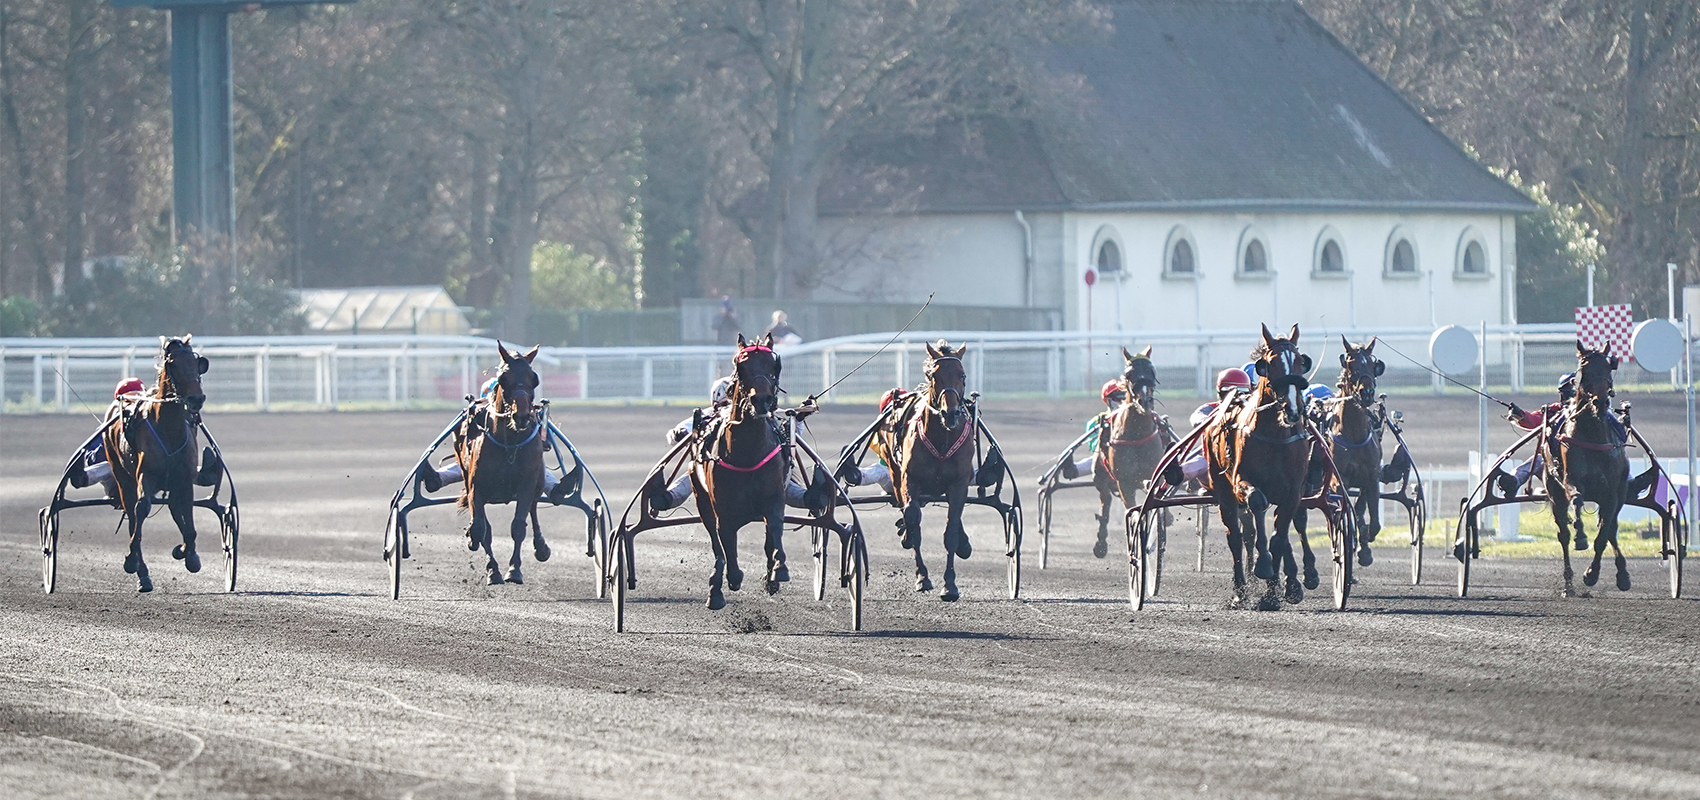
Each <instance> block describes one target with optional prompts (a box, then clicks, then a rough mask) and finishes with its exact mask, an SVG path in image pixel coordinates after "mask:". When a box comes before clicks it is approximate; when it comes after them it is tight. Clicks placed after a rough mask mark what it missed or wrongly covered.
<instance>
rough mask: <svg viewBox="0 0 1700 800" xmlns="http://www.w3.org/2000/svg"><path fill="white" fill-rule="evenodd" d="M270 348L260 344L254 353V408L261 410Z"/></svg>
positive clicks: (264, 406)
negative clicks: (267, 354) (267, 352)
mask: <svg viewBox="0 0 1700 800" xmlns="http://www.w3.org/2000/svg"><path fill="white" fill-rule="evenodd" d="M270 348H271V345H262V346H261V347H260V349H259V351H258V352H256V353H254V408H257V409H259V410H261V411H265V410H266V351H267V350H269V349H270ZM126 366H128V365H126ZM124 374H126V375H128V374H130V370H129V369H125V370H124Z"/></svg>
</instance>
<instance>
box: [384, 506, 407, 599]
mask: <svg viewBox="0 0 1700 800" xmlns="http://www.w3.org/2000/svg"><path fill="white" fill-rule="evenodd" d="M387 533H388V536H389V541H387V542H384V560H385V561H388V562H389V565H390V599H391V600H400V599H401V542H402V540H403V539H405V538H407V522H406V521H404V519H403V517H402V516H401V515H400V514H399V513H398V514H396V515H394V517H393V518H392V519H391V520H390V527H389V530H388V532H387Z"/></svg>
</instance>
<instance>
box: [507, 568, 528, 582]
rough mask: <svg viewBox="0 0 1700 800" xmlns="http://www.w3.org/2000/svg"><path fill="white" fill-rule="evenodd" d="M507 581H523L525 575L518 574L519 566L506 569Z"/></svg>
mask: <svg viewBox="0 0 1700 800" xmlns="http://www.w3.org/2000/svg"><path fill="white" fill-rule="evenodd" d="M508 583H518V584H524V583H525V576H524V575H521V574H520V571H519V567H514V568H513V569H511V570H508Z"/></svg>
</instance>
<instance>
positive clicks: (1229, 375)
mask: <svg viewBox="0 0 1700 800" xmlns="http://www.w3.org/2000/svg"><path fill="white" fill-rule="evenodd" d="M1229 389H1246V390H1249V389H1251V378H1249V377H1246V374H1245V370H1243V369H1240V368H1239V367H1229V368H1227V369H1225V370H1222V371H1221V372H1218V373H1216V392H1217V394H1220V393H1222V392H1225V391H1228V390H1229Z"/></svg>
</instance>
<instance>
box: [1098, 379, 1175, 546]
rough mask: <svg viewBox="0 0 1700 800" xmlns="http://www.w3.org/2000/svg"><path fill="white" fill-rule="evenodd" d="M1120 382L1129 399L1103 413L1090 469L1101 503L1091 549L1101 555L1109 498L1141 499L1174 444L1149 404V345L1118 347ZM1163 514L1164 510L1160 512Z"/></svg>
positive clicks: (1152, 382)
mask: <svg viewBox="0 0 1700 800" xmlns="http://www.w3.org/2000/svg"><path fill="white" fill-rule="evenodd" d="M1122 360H1123V361H1124V362H1125V363H1126V365H1127V366H1126V369H1124V370H1123V371H1122V375H1121V378H1120V384H1121V389H1122V394H1123V395H1124V396H1126V397H1127V401H1126V402H1125V403H1123V404H1122V405H1121V406H1120V407H1118V408H1116V409H1115V410H1113V411H1110V412H1107V413H1106V414H1105V415H1104V423H1103V426H1102V427H1101V428H1100V429H1099V432H1098V452H1097V462H1098V468H1096V469H1094V470H1093V471H1092V483H1093V485H1094V486H1095V487H1097V489H1098V501H1099V504H1100V506H1101V508H1100V509H1099V513H1098V543H1097V544H1095V545H1093V546H1092V555H1093V556H1094V557H1096V558H1103V557H1104V556H1105V555H1106V554H1108V552H1109V542H1108V538H1107V537H1108V535H1109V519H1110V502H1111V501H1112V500H1114V499H1115V498H1117V497H1119V498H1121V501H1122V505H1123V506H1124V507H1128V508H1132V507H1133V506H1134V504H1135V503H1137V502H1139V501H1138V500H1137V497H1138V496H1139V495H1138V493H1139V492H1141V491H1143V487H1144V486H1145V481H1146V480H1148V479H1150V477H1151V471H1152V470H1154V469H1156V467H1157V462H1158V461H1160V460H1161V459H1162V458H1163V453H1164V452H1166V451H1167V450H1168V449H1169V446H1170V445H1172V444H1174V439H1175V437H1174V434H1173V433H1171V432H1170V431H1169V429H1168V426H1167V425H1165V424H1163V420H1162V419H1161V418H1160V417H1158V416H1157V414H1156V412H1154V411H1152V410H1151V406H1152V404H1153V403H1154V402H1155V401H1154V395H1155V394H1156V385H1157V370H1156V369H1155V368H1154V367H1152V366H1151V348H1150V347H1146V348H1145V349H1144V350H1142V351H1140V352H1139V353H1138V354H1134V353H1130V352H1128V350H1127V348H1125V347H1124V348H1122ZM1164 515H1165V517H1167V512H1166V511H1165V512H1164Z"/></svg>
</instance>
